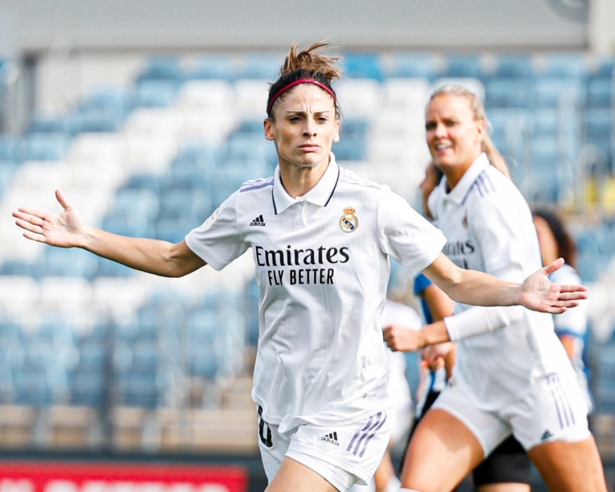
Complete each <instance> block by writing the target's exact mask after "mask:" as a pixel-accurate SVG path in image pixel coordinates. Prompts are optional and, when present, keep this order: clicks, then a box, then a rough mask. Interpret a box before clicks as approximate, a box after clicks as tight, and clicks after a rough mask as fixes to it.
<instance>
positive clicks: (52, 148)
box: [19, 132, 71, 161]
mask: <svg viewBox="0 0 615 492" xmlns="http://www.w3.org/2000/svg"><path fill="white" fill-rule="evenodd" d="M70 140H71V135H70V134H67V133H42V132H37V133H30V134H28V135H26V137H25V139H24V141H23V145H22V146H21V148H20V151H19V154H20V159H21V160H22V161H59V160H62V159H63V158H64V155H65V152H66V149H67V148H68V145H69V143H70Z"/></svg>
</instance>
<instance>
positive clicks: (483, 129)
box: [476, 120, 487, 142]
mask: <svg viewBox="0 0 615 492" xmlns="http://www.w3.org/2000/svg"><path fill="white" fill-rule="evenodd" d="M476 129H477V131H478V136H479V137H480V140H481V142H484V141H485V138H486V137H487V122H486V121H485V120H478V121H477V122H476Z"/></svg>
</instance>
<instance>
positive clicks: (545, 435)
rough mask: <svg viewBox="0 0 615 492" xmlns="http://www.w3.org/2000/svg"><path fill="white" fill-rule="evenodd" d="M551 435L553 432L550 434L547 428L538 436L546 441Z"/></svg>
mask: <svg viewBox="0 0 615 492" xmlns="http://www.w3.org/2000/svg"><path fill="white" fill-rule="evenodd" d="M551 437H553V434H551V433H550V432H549V431H548V430H546V431H544V432H543V433H542V436H540V440H541V441H546V440H547V439H549V438H551Z"/></svg>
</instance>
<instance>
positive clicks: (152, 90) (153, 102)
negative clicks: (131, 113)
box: [133, 79, 179, 108]
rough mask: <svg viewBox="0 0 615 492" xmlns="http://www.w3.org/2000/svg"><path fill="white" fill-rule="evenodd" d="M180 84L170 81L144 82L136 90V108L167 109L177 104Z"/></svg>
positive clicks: (146, 80) (147, 80)
mask: <svg viewBox="0 0 615 492" xmlns="http://www.w3.org/2000/svg"><path fill="white" fill-rule="evenodd" d="M178 88H179V86H178V84H177V83H176V82H174V81H169V80H150V79H145V80H143V81H142V82H141V83H140V84H139V85H138V86H137V87H136V90H135V94H134V102H133V104H134V107H136V108H142V107H146V108H167V107H169V106H172V105H173V103H174V102H175V97H176V95H177V91H178Z"/></svg>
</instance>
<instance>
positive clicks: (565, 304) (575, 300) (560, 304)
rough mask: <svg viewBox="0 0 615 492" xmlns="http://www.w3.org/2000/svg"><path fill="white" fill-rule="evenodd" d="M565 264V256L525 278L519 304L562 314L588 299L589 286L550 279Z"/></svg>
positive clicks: (545, 311) (536, 309)
mask: <svg viewBox="0 0 615 492" xmlns="http://www.w3.org/2000/svg"><path fill="white" fill-rule="evenodd" d="M563 264H564V260H563V258H559V259H557V260H555V261H554V262H553V263H551V264H550V265H547V266H546V267H544V268H541V269H540V270H538V271H537V272H536V273H534V274H532V275H530V276H529V277H527V278H526V279H525V281H524V282H523V284H522V285H521V291H520V293H519V304H521V305H522V306H525V307H526V308H528V309H532V310H534V311H541V312H543V313H551V314H560V313H563V312H564V311H566V310H567V309H568V308H573V307H575V306H578V304H579V301H581V300H583V299H587V287H585V286H583V285H560V284H555V283H553V282H551V281H550V280H549V275H550V274H551V273H553V272H554V271H556V270H558V269H559V268H561V267H562V265H563Z"/></svg>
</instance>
